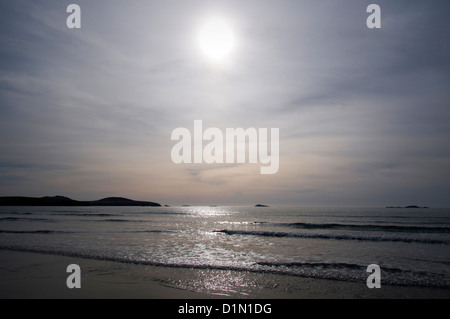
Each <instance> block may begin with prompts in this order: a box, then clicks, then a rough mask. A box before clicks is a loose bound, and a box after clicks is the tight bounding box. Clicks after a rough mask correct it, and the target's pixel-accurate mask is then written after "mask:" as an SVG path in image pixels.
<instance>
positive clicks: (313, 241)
mask: <svg viewBox="0 0 450 319" xmlns="http://www.w3.org/2000/svg"><path fill="white" fill-rule="evenodd" d="M449 245H450V209H448V208H428V209H425V208H407V209H406V208H360V207H359V208H357V207H351V208H349V207H347V208H345V207H339V208H336V207H334V208H333V207H291V206H286V207H284V206H273V207H250V206H248V207H244V206H236V207H232V206H226V207H225V206H224V207H208V206H202V207H200V206H199V207H194V206H190V207H0V249H2V250H12V251H25V252H36V253H43V254H53V255H62V256H72V257H79V258H88V259H95V260H108V261H117V262H121V263H131V264H142V265H154V266H167V267H173V268H193V269H213V270H214V269H216V270H233V271H234V270H236V271H246V272H254V273H261V274H265V273H270V274H281V275H286V276H300V277H306V278H320V279H329V280H336V281H350V282H360V283H365V282H366V280H367V278H368V276H370V274H371V273H369V272H368V271H367V270H368V269H367V268H368V266H369V265H373V264H375V265H378V266H379V267H380V269H381V282H382V284H383V285H398V286H408V287H435V288H445V289H450V249H449V248H450V246H449Z"/></svg>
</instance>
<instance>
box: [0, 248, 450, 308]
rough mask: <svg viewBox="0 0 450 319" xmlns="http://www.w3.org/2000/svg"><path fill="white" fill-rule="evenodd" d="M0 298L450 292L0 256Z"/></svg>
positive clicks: (443, 295)
mask: <svg viewBox="0 0 450 319" xmlns="http://www.w3.org/2000/svg"><path fill="white" fill-rule="evenodd" d="M70 264H77V265H79V266H80V268H81V288H80V289H76V288H74V289H69V288H68V287H67V285H66V280H67V277H68V276H69V275H70V274H69V273H67V272H66V268H67V266H68V265H70ZM0 282H1V284H0V298H2V299H6V298H14V299H15V298H25V299H31V298H39V299H66V298H96V299H113V298H132V299H186V300H187V299H210V298H214V299H219V298H234V299H241V298H242V299H321V298H326V299H331V298H345V299H348V298H350V299H378V298H389V299H391V298H395V299H408V298H431V299H435V298H445V299H448V298H449V297H450V290H449V289H434V288H420V287H400V286H387V285H382V287H381V289H369V288H367V286H366V283H365V282H362V283H354V282H343V281H336V280H323V279H312V278H302V277H293V276H286V275H276V274H260V273H252V272H246V271H233V270H213V269H186V268H171V267H162V266H145V265H134V264H127V263H120V262H113V261H99V260H91V259H81V258H75V257H66V256H58V255H46V254H39V253H30V252H16V251H6V250H0Z"/></svg>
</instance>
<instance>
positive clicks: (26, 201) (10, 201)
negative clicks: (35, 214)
mask: <svg viewBox="0 0 450 319" xmlns="http://www.w3.org/2000/svg"><path fill="white" fill-rule="evenodd" d="M0 206H161V204H158V203H154V202H147V201H135V200H132V199H128V198H123V197H107V198H103V199H99V200H95V201H78V200H74V199H71V198H69V197H65V196H45V197H24V196H15V197H0Z"/></svg>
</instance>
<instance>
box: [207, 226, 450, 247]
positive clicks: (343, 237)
mask: <svg viewBox="0 0 450 319" xmlns="http://www.w3.org/2000/svg"><path fill="white" fill-rule="evenodd" d="M213 232H215V233H224V234H227V235H244V236H262V237H293V238H312V239H334V240H359V241H374V242H385V241H389V242H402V243H422V244H441V245H447V244H448V242H447V241H443V240H437V239H429V238H406V237H388V236H362V235H354V234H320V233H316V234H306V233H285V232H273V231H247V230H228V229H223V230H214V231H213Z"/></svg>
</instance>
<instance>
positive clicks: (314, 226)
mask: <svg viewBox="0 0 450 319" xmlns="http://www.w3.org/2000/svg"><path fill="white" fill-rule="evenodd" d="M277 225H278V226H285V227H293V228H300V229H346V230H359V231H388V232H408V233H411V232H412V233H450V227H423V226H398V225H358V224H312V223H286V224H277Z"/></svg>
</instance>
